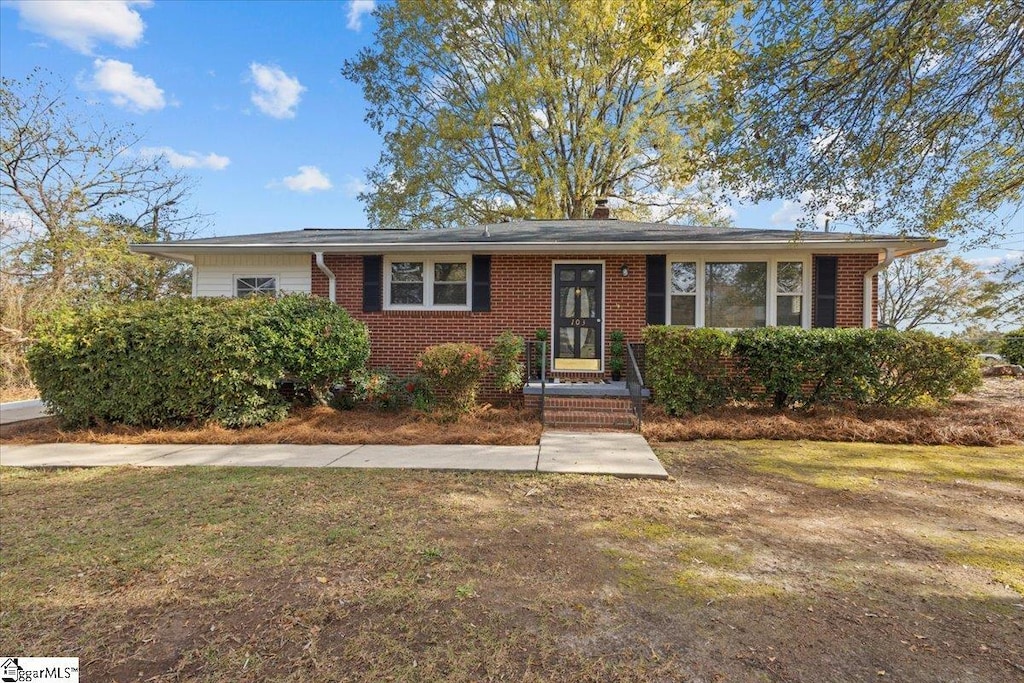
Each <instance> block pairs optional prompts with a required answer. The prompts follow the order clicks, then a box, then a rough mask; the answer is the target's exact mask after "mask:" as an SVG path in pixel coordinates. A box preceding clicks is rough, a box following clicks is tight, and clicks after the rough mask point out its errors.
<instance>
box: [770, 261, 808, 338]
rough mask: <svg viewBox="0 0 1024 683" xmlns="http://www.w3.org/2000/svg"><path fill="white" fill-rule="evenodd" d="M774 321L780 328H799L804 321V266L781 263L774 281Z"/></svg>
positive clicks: (794, 262) (799, 263) (786, 262)
mask: <svg viewBox="0 0 1024 683" xmlns="http://www.w3.org/2000/svg"><path fill="white" fill-rule="evenodd" d="M775 311H776V312H775V320H776V324H777V325H779V326H780V327H783V326H788V327H800V326H801V325H803V320H804V264H803V263H801V262H800V261H781V262H779V265H778V271H777V276H776V279H775Z"/></svg>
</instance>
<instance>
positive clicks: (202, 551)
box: [0, 441, 1024, 683]
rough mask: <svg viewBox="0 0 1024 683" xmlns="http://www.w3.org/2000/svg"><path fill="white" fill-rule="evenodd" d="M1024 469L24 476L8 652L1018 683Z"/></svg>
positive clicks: (799, 464)
mask: <svg viewBox="0 0 1024 683" xmlns="http://www.w3.org/2000/svg"><path fill="white" fill-rule="evenodd" d="M1019 451H1020V449H1019V448H1015V447H1005V448H990V449H984V448H930V447H894V446H882V445H872V446H870V447H863V446H860V445H851V444H827V443H804V442H798V443H780V442H767V441H763V442H749V443H748V442H742V443H741V442H714V443H709V442H696V443H690V444H680V445H676V446H673V447H671V448H662V449H659V456H660V457H661V458H662V460H663V461H664V463H665V464H666V467H667V468H668V470H669V472H670V474H671V475H672V477H673V478H672V479H671V480H669V481H640V480H621V479H614V478H608V477H585V476H573V475H560V476H553V475H541V474H536V473H533V474H529V473H526V474H500V473H438V472H394V471H390V472H373V471H346V470H302V469H289V470H276V469H259V468H252V469H246V468H169V469H156V468H153V469H147V468H131V467H121V468H92V469H35V470H21V469H11V468H7V469H3V470H0V508H2V509H0V513H2V519H3V522H4V523H3V524H2V525H0V547H2V548H3V553H2V554H0V606H2V608H0V651H4V652H43V653H47V652H48V653H61V654H66V655H68V656H77V657H80V658H81V665H82V669H83V680H103V681H135V680H145V681H175V680H198V681H211V682H214V683H219V682H222V681H223V682H225V683H226V682H227V681H236V680H246V681H257V680H275V681H276V680H280V681H295V682H299V681H302V682H303V683H305V682H312V683H317V682H320V681H323V682H325V683H326V682H328V681H330V682H332V683H333V682H335V681H382V680H401V681H405V680H410V681H416V680H422V681H435V680H436V681H440V680H444V681H467V682H468V681H485V680H493V681H499V680H507V681H511V680H514V681H551V680H558V681H567V682H575V681H641V680H643V681H647V680H650V681H740V682H743V681H759V682H760V681H792V682H797V681H808V682H811V681H813V682H814V683H818V682H821V681H825V682H830V681H836V682H839V681H844V682H845V681H866V680H890V679H891V680H914V681H936V682H938V681H943V682H944V681H950V680H964V681H966V680H978V681H981V680H984V681H991V682H993V683H1000V682H1002V681H1006V682H1010V681H1013V682H1016V681H1019V680H1020V676H1021V674H1022V673H1024V648H1022V645H1021V644H1022V643H1024V595H1022V594H1021V590H1024V587H1022V575H1021V566H1022V563H1021V562H1020V556H1021V552H1022V548H1021V545H1020V539H1021V538H1022V537H1024V517H1022V515H1021V510H1024V461H1022V459H1021V456H1020V454H1019ZM883 671H884V672H885V673H884V676H883V675H880V673H879V672H883Z"/></svg>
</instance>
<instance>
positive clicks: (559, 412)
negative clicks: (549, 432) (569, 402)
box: [544, 406, 634, 429]
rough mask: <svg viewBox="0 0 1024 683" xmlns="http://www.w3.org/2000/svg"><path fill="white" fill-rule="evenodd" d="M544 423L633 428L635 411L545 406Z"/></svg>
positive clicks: (551, 425) (573, 427)
mask: <svg viewBox="0 0 1024 683" xmlns="http://www.w3.org/2000/svg"><path fill="white" fill-rule="evenodd" d="M544 424H545V425H546V426H548V427H564V428H569V429H585V428H602V429H633V428H634V420H633V413H632V412H630V411H626V410H618V409H613V408H587V409H578V408H577V409H569V408H550V407H547V406H545V408H544Z"/></svg>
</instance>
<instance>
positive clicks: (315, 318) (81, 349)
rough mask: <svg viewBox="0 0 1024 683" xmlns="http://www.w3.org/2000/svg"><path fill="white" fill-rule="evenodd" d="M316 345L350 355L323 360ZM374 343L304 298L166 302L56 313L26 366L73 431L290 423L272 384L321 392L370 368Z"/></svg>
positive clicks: (333, 311)
mask: <svg viewBox="0 0 1024 683" xmlns="http://www.w3.org/2000/svg"><path fill="white" fill-rule="evenodd" d="M320 345H323V346H324V347H325V348H326V349H329V350H333V351H334V352H339V350H340V349H342V347H344V350H343V351H340V353H339V356H338V357H336V358H334V359H332V360H330V361H327V360H323V359H320V358H319V354H320V351H319V350H318V349H317V347H318V346H320ZM368 345H369V344H368V337H367V336H366V331H365V327H364V326H363V325H362V324H361V323H357V322H355V321H353V320H352V319H351V318H349V317H348V316H347V315H346V314H345V313H344V311H341V310H340V309H337V308H336V307H333V306H332V305H328V306H323V305H321V304H320V303H319V302H313V301H311V300H310V299H309V298H308V297H283V298H281V299H271V298H264V297H251V298H246V299H163V300H160V301H147V302H136V303H130V304H122V305H117V306H108V307H100V308H91V309H83V310H70V309H65V310H62V311H59V312H57V313H56V314H54V315H53V316H51V317H50V318H48V319H47V320H45V321H43V322H42V323H41V324H40V325H39V326H38V327H37V328H36V340H35V342H34V344H33V345H32V347H31V348H30V349H29V352H28V357H29V364H30V367H31V370H32V376H33V380H34V381H35V382H36V386H37V387H38V388H39V391H40V395H41V396H42V398H43V400H44V401H46V403H47V405H48V406H49V407H50V408H51V409H52V410H53V411H54V413H55V414H56V415H57V416H58V417H59V418H60V419H61V421H62V422H63V423H64V424H65V425H66V426H72V427H81V426H86V425H89V424H91V423H95V422H99V421H103V422H114V423H123V424H128V425H143V426H156V427H159V426H164V425H174V424H183V423H189V422H205V421H208V420H214V421H216V422H219V423H221V424H223V425H225V426H229V427H241V426H250V425H259V424H264V423H266V422H269V421H272V420H275V419H280V418H281V417H283V416H284V414H285V412H286V410H287V402H286V401H285V399H284V398H283V397H282V396H281V395H280V393H279V392H278V391H277V386H276V383H277V380H279V379H281V378H282V377H284V376H285V375H291V376H294V377H295V378H297V379H300V381H303V382H316V384H317V387H318V390H319V389H320V388H322V387H323V386H325V385H328V384H329V383H331V382H334V381H337V380H340V379H342V378H343V377H344V376H347V375H348V374H349V373H350V372H351V371H352V370H353V369H355V368H354V366H355V365H356V364H361V363H362V362H364V360H365V358H366V356H367V354H368V353H369V351H368ZM303 354H308V358H309V359H311V360H310V361H307V360H306V359H305V358H302V356H303Z"/></svg>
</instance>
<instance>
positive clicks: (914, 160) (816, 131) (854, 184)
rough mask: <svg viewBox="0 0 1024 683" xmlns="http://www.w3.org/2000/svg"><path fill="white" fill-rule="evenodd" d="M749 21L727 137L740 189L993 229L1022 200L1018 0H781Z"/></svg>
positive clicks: (817, 207) (1023, 41) (878, 216)
mask: <svg viewBox="0 0 1024 683" xmlns="http://www.w3.org/2000/svg"><path fill="white" fill-rule="evenodd" d="M741 30H742V32H743V34H744V38H743V41H742V44H743V45H744V50H745V51H746V53H747V59H746V60H745V62H744V68H743V69H737V70H735V71H733V72H731V75H732V78H730V79H728V82H726V83H725V84H724V85H725V87H723V89H722V93H721V94H722V96H723V100H722V102H723V106H726V107H728V108H730V109H731V110H733V111H735V112H736V117H735V119H734V120H735V124H736V125H735V127H733V128H732V129H731V130H729V131H727V133H728V134H727V135H724V136H722V139H721V140H720V142H721V146H720V147H719V148H718V151H719V153H720V154H721V155H722V159H723V162H724V163H723V168H724V169H725V170H726V172H727V173H726V174H727V176H728V180H729V181H731V183H732V184H733V186H734V187H735V188H736V190H737V191H740V192H742V193H744V195H745V196H749V197H752V198H755V199H768V198H778V197H785V198H788V199H791V200H796V201H800V202H801V203H803V204H804V205H805V206H806V208H807V214H808V215H809V216H810V215H813V214H814V213H815V212H819V213H820V212H826V211H831V212H832V213H833V215H834V216H835V217H837V218H842V219H843V220H844V221H845V222H847V223H853V224H855V225H858V226H860V227H862V228H865V229H875V228H877V227H879V226H884V227H886V228H888V229H895V230H901V231H907V232H924V233H930V234H941V235H944V236H955V235H963V236H964V237H965V239H969V240H981V241H983V240H985V239H987V238H989V237H991V236H992V235H993V234H997V233H999V232H1001V231H1003V230H1005V229H1006V226H1007V217H1008V216H1013V215H1014V214H1015V213H1016V212H1017V211H1019V210H1020V206H1021V200H1022V197H1024V3H1022V2H1021V1H1020V0H876V1H873V2H842V1H840V0H827V1H824V2H822V1H820V0H776V1H773V2H763V3H758V4H757V5H756V6H755V9H754V11H752V12H751V14H750V15H749V16H748V18H747V20H746V21H745V22H744V24H743V27H742V29H741Z"/></svg>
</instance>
